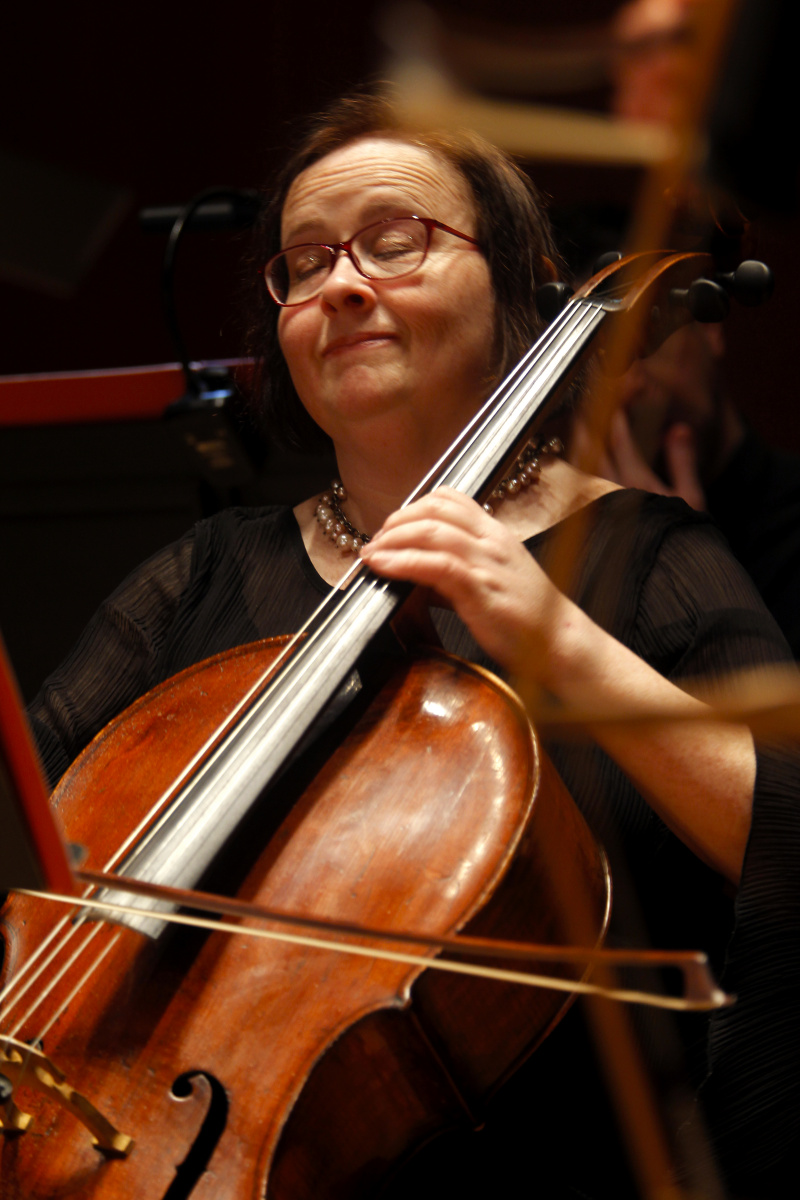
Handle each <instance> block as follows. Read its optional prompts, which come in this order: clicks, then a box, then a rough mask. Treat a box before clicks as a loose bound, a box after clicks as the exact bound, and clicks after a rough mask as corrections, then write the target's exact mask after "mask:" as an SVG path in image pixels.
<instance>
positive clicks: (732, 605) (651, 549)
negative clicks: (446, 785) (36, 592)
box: [31, 491, 800, 1196]
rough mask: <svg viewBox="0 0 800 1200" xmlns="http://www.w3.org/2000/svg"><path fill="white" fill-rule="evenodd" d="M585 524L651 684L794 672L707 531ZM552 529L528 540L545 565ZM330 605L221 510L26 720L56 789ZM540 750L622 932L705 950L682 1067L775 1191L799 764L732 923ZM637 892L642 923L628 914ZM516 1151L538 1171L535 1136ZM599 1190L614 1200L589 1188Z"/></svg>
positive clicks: (790, 1079) (590, 549)
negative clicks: (135, 712)
mask: <svg viewBox="0 0 800 1200" xmlns="http://www.w3.org/2000/svg"><path fill="white" fill-rule="evenodd" d="M583 520H587V521H588V526H587V535H588V536H587V538H586V540H585V543H584V549H583V552H582V556H581V559H580V563H579V566H578V570H577V572H576V578H575V580H574V584H573V587H572V588H571V595H572V596H573V597H574V598H575V599H576V601H577V602H578V603H579V604H580V605H581V606H582V607H583V608H584V609H585V610H586V611H587V612H588V613H589V615H590V616H591V617H592V618H593V619H594V620H595V621H597V622H598V623H599V624H600V625H601V626H603V627H604V628H606V629H607V630H609V631H610V632H611V633H612V634H613V635H614V636H615V637H617V638H618V639H619V640H620V641H621V642H623V643H624V644H625V645H627V646H629V647H630V648H631V649H633V650H634V651H635V652H636V653H637V654H638V655H640V656H641V657H642V658H643V659H644V660H645V661H646V662H648V663H649V664H651V665H652V666H653V667H654V668H655V669H656V670H658V671H660V672H661V673H662V674H663V675H665V676H667V677H668V678H670V679H672V680H675V681H682V680H691V679H692V678H693V677H703V678H704V679H708V678H713V677H717V676H720V675H723V674H725V673H726V672H727V671H729V670H737V669H740V668H742V667H747V666H757V665H762V664H770V663H776V662H785V661H787V660H790V657H791V656H790V653H789V651H788V648H787V647H786V645H785V643H784V641H783V639H782V638H781V636H780V634H779V631H778V630H777V629H776V628H775V625H774V623H773V622H772V620H771V619H770V617H769V615H768V614H767V613H766V612H765V611H764V609H763V606H762V604H761V602H760V600H759V597H758V595H757V593H756V590H755V588H754V587H753V585H752V583H751V581H750V580H749V579H748V577H747V576H746V575H745V573H744V572H743V571H741V570H740V569H739V567H738V565H737V564H736V563H735V561H734V560H733V559H732V558H731V556H730V554H729V552H728V550H727V548H726V546H725V544H724V541H723V539H722V538H721V537H720V535H719V534H718V532H717V531H716V530H715V528H714V527H713V525H712V524H711V523H710V521H709V520H708V519H707V518H706V517H704V516H703V515H701V514H697V513H694V512H693V511H692V510H690V509H688V508H687V507H686V506H685V505H684V504H683V503H682V502H681V501H676V500H668V499H664V498H663V497H658V496H651V495H649V494H646V493H640V492H631V491H627V492H624V491H617V492H612V493H610V494H608V495H606V496H604V497H602V498H601V499H600V500H598V501H595V502H594V503H593V504H592V505H589V506H588V508H587V509H585V510H583V511H582V512H581V513H577V514H574V515H573V516H572V517H570V518H568V522H575V521H583ZM562 524H563V523H562ZM559 528H560V527H559V526H556V527H555V528H554V529H553V530H548V531H546V532H544V533H542V534H539V535H537V536H535V537H533V538H531V539H530V540H529V541H528V542H527V543H526V544H527V547H528V549H529V550H530V552H531V553H532V554H533V555H534V556H535V557H536V558H537V559H538V560H539V561H540V562H542V564H543V566H544V567H545V569H546V567H547V557H548V553H549V550H550V548H551V547H552V545H553V540H554V538H555V537H556V536H557V533H558V530H559ZM327 590H328V589H327V586H326V585H325V584H324V582H323V581H322V580H321V578H320V577H319V576H318V574H317V572H316V571H315V569H314V567H313V566H312V564H311V562H310V560H309V559H308V556H307V555H306V552H305V549H304V546H303V543H302V538H301V536H300V532H299V529H298V527H297V524H296V522H295V520H294V517H293V515H292V513H291V512H290V511H289V510H286V509H282V508H270V509H263V510H252V511H246V510H227V511H225V512H222V513H220V514H218V515H217V516H215V517H213V518H211V519H209V520H207V521H204V522H201V523H200V524H198V525H197V526H196V527H195V529H194V530H193V531H191V532H190V533H189V534H187V535H186V536H185V537H184V538H183V539H181V540H180V541H179V542H177V543H175V544H174V545H173V546H170V547H168V548H167V549H165V550H163V551H161V552H160V553H159V554H157V555H155V556H154V557H153V558H152V559H150V560H149V562H147V563H146V564H144V565H143V566H142V567H141V568H139V569H138V570H137V571H135V572H134V573H133V574H132V575H131V576H129V578H128V579H127V580H126V581H125V582H124V583H123V584H122V586H121V587H120V588H119V589H118V590H117V591H116V592H115V593H114V595H113V596H111V597H110V598H109V600H108V601H107V602H106V603H105V604H104V605H103V606H102V607H101V609H100V610H99V611H98V613H97V614H96V615H95V617H94V618H93V620H92V622H91V623H90V625H89V626H88V628H87V630H86V631H85V633H84V635H83V637H82V638H81V640H80V641H79V643H78V645H77V646H76V648H75V650H74V651H73V653H72V655H71V656H70V658H69V659H68V660H67V661H66V662H65V663H64V665H63V666H62V667H61V668H60V669H59V670H58V671H57V672H55V673H54V674H53V675H52V676H51V677H50V679H49V680H48V681H47V683H46V684H45V686H44V688H43V689H42V691H41V692H40V694H39V696H38V697H37V699H36V700H35V701H34V703H33V705H32V706H31V717H32V721H33V726H34V729H35V731H36V734H37V737H38V740H39V745H40V748H41V752H42V755H43V759H44V762H45V764H46V769H47V771H48V773H49V776H50V778H51V780H53V781H54V780H55V779H57V778H58V776H59V775H60V774H61V772H62V771H63V770H64V769H65V768H66V766H67V765H68V764H69V762H70V761H71V760H72V759H73V758H74V757H75V756H76V755H77V753H78V752H79V751H80V750H81V749H82V747H83V746H84V745H85V744H86V743H87V742H88V741H89V739H90V738H91V737H92V736H93V735H94V734H95V733H96V732H97V731H98V730H99V729H100V728H101V727H102V726H103V725H105V724H106V723H107V722H108V720H110V719H111V718H112V717H113V716H115V715H116V714H117V713H119V712H120V711H121V709H122V708H123V707H125V705H127V704H128V703H130V702H131V701H132V700H134V699H135V698H136V697H138V696H139V695H141V694H142V693H144V692H145V691H147V690H148V689H150V688H152V687H153V686H154V685H155V684H157V683H158V682H160V681H161V680H163V679H165V678H168V677H169V676H171V675H173V674H175V673H176V672H177V671H179V670H181V669H182V668H184V667H186V666H188V665H190V664H192V663H194V662H197V661H198V660H200V659H202V658H206V657H208V656H209V655H211V654H214V653H216V652H218V651H221V650H225V649H228V648H230V647H232V646H235V645H239V644H242V643H244V642H248V641H254V640H256V639H258V638H261V637H267V636H271V635H276V634H282V633H288V632H292V631H293V630H295V629H296V628H297V627H298V626H299V625H300V624H301V623H302V621H303V620H304V619H305V618H306V617H307V616H308V615H309V614H310V613H311V612H312V611H313V610H314V608H315V607H316V606H317V604H318V603H319V600H320V598H321V596H322V595H323V594H324V593H325V592H327ZM434 617H435V623H436V625H437V627H438V630H439V633H440V636H441V638H442V641H443V643H444V645H445V647H446V648H447V649H449V650H452V651H454V652H455V653H459V654H462V655H464V656H465V657H468V658H471V659H473V660H476V661H478V662H482V663H484V664H486V662H487V659H486V655H484V654H483V653H482V651H480V649H479V648H478V647H477V646H476V645H475V643H474V641H473V639H472V637H471V635H470V634H469V632H468V631H467V630H466V629H465V628H464V626H463V625H462V624H461V622H460V621H459V620H458V618H457V617H456V616H455V614H453V613H451V612H445V611H437V612H436V613H435V614H434ZM489 665H490V664H489ZM548 749H549V751H550V753H551V756H552V757H553V759H554V761H555V763H556V766H557V767H558V769H559V771H560V772H561V774H562V777H563V778H564V780H565V782H566V784H567V787H568V788H569V790H570V791H571V793H572V795H573V797H574V798H575V800H576V802H577V803H578V805H579V807H580V808H581V810H582V811H583V813H584V815H585V816H586V818H587V820H588V822H589V824H590V826H591V827H592V828H593V829H594V831H595V833H596V834H597V835H598V836H599V838H600V840H601V841H602V842H603V843H604V844H605V846H606V848H607V850H608V852H609V855H610V858H611V864H612V874H613V875H614V876H615V885H616V892H617V908H618V911H619V924H618V926H617V936H619V937H623V938H625V939H630V940H633V941H635V942H636V943H637V944H641V938H642V929H641V928H640V924H639V922H640V917H639V915H638V910H639V909H640V910H641V914H642V919H643V922H644V924H645V925H646V927H647V936H649V938H650V941H651V943H652V944H653V945H655V946H662V947H667V946H669V947H678V948H686V947H692V948H698V947H699V948H702V949H707V950H708V951H709V952H710V954H711V956H712V961H713V962H714V963H715V965H716V966H717V968H718V970H723V968H724V970H723V983H724V985H725V986H726V987H727V989H728V990H730V991H733V992H736V993H737V994H738V996H739V1001H738V1003H737V1005H736V1006H735V1007H734V1008H731V1009H728V1010H724V1011H722V1012H720V1013H717V1014H715V1015H714V1016H713V1017H712V1018H711V1019H710V1021H706V1019H705V1018H703V1019H702V1021H700V1020H699V1019H698V1018H696V1017H695V1018H692V1019H691V1020H688V1021H686V1022H685V1023H684V1024H685V1025H686V1028H687V1030H688V1034H687V1037H688V1039H689V1040H690V1041H693V1042H694V1047H693V1050H691V1048H690V1050H691V1054H692V1055H693V1059H692V1063H691V1067H692V1070H693V1072H694V1076H695V1082H700V1080H701V1078H702V1075H703V1074H704V1072H705V1069H706V1062H705V1055H704V1053H703V1045H702V1043H704V1042H705V1039H706V1034H707V1035H708V1038H709V1042H708V1045H709V1062H710V1065H711V1068H712V1071H711V1077H710V1080H709V1081H708V1083H707V1085H706V1089H705V1090H706V1093H707V1095H708V1097H709V1104H710V1108H709V1111H710V1115H711V1119H712V1123H713V1126H714V1133H715V1136H716V1138H717V1140H718V1144H719V1147H720V1152H721V1154H722V1156H723V1160H724V1162H725V1164H726V1166H727V1169H728V1171H729V1173H730V1176H731V1178H732V1179H734V1180H735V1183H736V1187H735V1191H736V1194H741V1195H756V1196H762V1195H773V1194H778V1191H779V1189H778V1188H777V1186H776V1187H775V1188H772V1185H771V1184H770V1183H769V1180H770V1179H771V1177H772V1176H771V1172H774V1173H775V1178H776V1179H777V1178H778V1177H779V1176H778V1164H780V1165H782V1166H784V1167H785V1165H786V1163H788V1162H790V1161H793V1160H796V1151H797V1140H798V1131H799V1127H800V1118H799V1114H800V1037H798V1033H797V1013H798V1011H800V954H799V953H798V946H797V941H798V936H799V935H798V931H800V870H798V866H800V805H798V801H797V797H796V794H795V790H796V783H797V780H798V778H800V774H798V763H797V760H796V758H795V757H794V756H793V755H791V754H788V753H783V752H777V751H775V752H773V751H769V750H762V752H761V753H760V754H759V763H758V775H757V783H756V792H755V800H754V812H753V825H752V833H751V837H750V842H749V846H748V851H747V855H746V861H745V866H744V872H743V876H742V883H741V887H740V890H739V893H738V896H737V899H736V902H735V908H734V906H733V905H732V904H731V903H730V901H729V900H728V899H727V897H726V893H725V888H724V886H723V884H722V882H721V881H720V879H719V877H717V876H716V875H715V874H714V873H713V872H712V871H710V870H709V869H707V868H706V867H704V866H703V865H702V864H701V863H700V862H699V861H698V860H697V859H696V858H695V857H694V856H693V855H692V854H691V853H690V852H689V851H688V850H687V849H686V847H684V846H683V844H682V843H681V842H679V841H678V839H677V838H675V837H674V836H673V835H672V834H671V833H670V832H669V831H668V830H667V829H666V827H665V826H664V825H663V823H662V822H661V820H660V819H659V818H658V817H657V816H656V814H655V813H654V812H653V810H652V809H651V808H650V807H649V806H648V805H647V804H646V802H645V801H644V800H643V799H642V797H641V796H640V795H639V794H638V793H637V791H636V790H635V788H634V787H633V786H632V784H631V783H630V782H629V781H628V780H627V779H626V778H625V777H624V776H623V775H622V773H621V772H620V770H619V769H618V768H617V767H616V765H615V764H614V763H613V762H611V760H610V759H608V758H607V757H606V756H605V755H604V754H603V753H601V752H600V751H599V750H598V749H597V748H594V747H590V746H583V745H575V744H572V743H570V744H569V745H566V744H559V743H558V742H555V741H554V742H551V743H550V744H549V746H548ZM698 803H702V798H701V797H698ZM633 895H636V896H638V898H639V905H638V909H637V907H636V905H634V904H633V903H628V900H627V897H628V896H633ZM726 944H727V948H726ZM726 955H727V958H726ZM559 1036H560V1031H559V1032H557V1034H556V1035H555V1037H559ZM553 1040H554V1039H553ZM537 1058H538V1055H537V1056H534V1060H532V1067H531V1070H532V1071H533V1072H535V1071H536V1061H537ZM528 1146H529V1147H530V1148H531V1150H532V1153H535V1154H536V1155H537V1157H538V1155H539V1153H540V1151H539V1149H535V1147H536V1140H535V1136H534V1134H533V1133H531V1135H530V1137H529V1139H528ZM545 1194H548V1195H549V1194H551V1193H545ZM553 1194H554V1193H553ZM565 1194H578V1193H576V1192H569V1189H568V1191H567V1192H565ZM596 1194H597V1195H598V1196H601V1195H607V1194H612V1193H610V1192H609V1191H607V1190H604V1188H603V1186H600V1187H599V1189H598V1190H597V1193H596ZM613 1194H615V1195H620V1194H622V1193H620V1192H618V1191H617V1192H614V1193H613Z"/></svg>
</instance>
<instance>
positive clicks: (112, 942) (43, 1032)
mask: <svg viewBox="0 0 800 1200" xmlns="http://www.w3.org/2000/svg"><path fill="white" fill-rule="evenodd" d="M105 928H106V929H107V928H108V926H105ZM121 937H122V930H120V929H118V930H117V931H116V933H115V934H114V935H113V937H111V938H109V940H108V944H107V945H106V947H105V949H104V950H103V951H102V952H101V954H100V955H99V956H98V958H97V959H96V960H95V962H94V963H92V965H91V967H89V969H88V970H87V971H85V972H84V974H83V976H82V977H81V978H80V979H79V980H78V982H77V983H76V984H75V986H74V987H73V989H72V991H71V992H70V993H69V994H68V995H67V996H66V997H65V999H64V1002H63V1004H62V1005H61V1007H60V1008H57V1009H56V1011H55V1013H54V1014H53V1015H52V1016H51V1018H50V1020H49V1021H47V1022H46V1023H45V1024H44V1025H43V1026H42V1027H41V1029H40V1030H39V1033H38V1035H37V1038H36V1041H37V1042H42V1041H44V1039H45V1037H46V1036H47V1034H48V1033H49V1032H50V1030H51V1029H52V1028H53V1026H54V1025H55V1023H56V1021H58V1020H59V1018H60V1017H61V1016H62V1014H63V1013H64V1012H66V1010H67V1008H69V1005H70V1004H71V1003H72V1001H73V1000H75V999H76V997H77V996H78V993H79V992H81V991H82V990H83V988H84V987H86V985H87V984H88V982H89V980H90V979H91V978H92V976H93V975H94V973H95V971H96V970H97V968H98V967H99V966H100V964H101V963H102V961H103V959H104V958H105V957H106V956H107V955H108V954H109V953H110V952H111V951H112V950H113V949H114V947H115V946H116V944H117V942H118V941H119V940H120V938H121ZM27 1018H28V1014H27V1013H26V1014H25V1018H24V1020H27ZM20 1024H22V1022H20ZM18 1028H19V1027H18Z"/></svg>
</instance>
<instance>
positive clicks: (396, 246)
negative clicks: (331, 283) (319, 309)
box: [264, 217, 478, 308]
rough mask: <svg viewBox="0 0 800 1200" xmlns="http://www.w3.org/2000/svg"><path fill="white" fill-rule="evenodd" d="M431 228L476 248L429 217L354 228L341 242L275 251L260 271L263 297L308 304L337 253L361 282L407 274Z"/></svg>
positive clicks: (418, 262) (421, 255)
mask: <svg viewBox="0 0 800 1200" xmlns="http://www.w3.org/2000/svg"><path fill="white" fill-rule="evenodd" d="M434 229H441V230H442V232H443V233H449V234H452V236H453V237H457V238H461V239H462V240H463V241H465V242H470V243H471V244H472V245H473V246H477V245H478V243H477V241H476V240H475V238H473V237H470V236H469V235H468V234H466V233H459V231H458V230H457V229H451V228H450V226H449V225H443V224H442V222H441V221H434V220H432V219H431V217H388V218H386V219H385V220H383V221H375V223H374V224H372V225H367V226H365V227H364V229H359V231H358V233H354V234H353V236H352V237H351V238H350V240H349V241H347V242H335V243H334V244H332V245H326V244H325V243H323V242H304V243H302V244H301V245H299V246H290V247H289V249H288V250H281V251H280V252H279V253H278V254H276V255H274V256H273V257H272V258H271V259H270V260H269V262H268V263H267V265H266V266H265V267H264V279H265V281H266V284H267V287H268V288H269V294H270V295H271V296H272V299H273V300H274V301H275V302H276V303H277V304H280V305H281V306H282V307H283V308H289V307H291V306H292V305H293V304H305V302H306V300H313V298H314V297H315V296H318V295H319V293H320V292H321V291H322V289H323V288H324V286H325V281H326V280H327V278H328V276H329V275H330V273H331V271H332V270H333V268H334V266H335V265H336V260H337V258H338V257H339V255H340V254H341V253H342V252H344V253H345V254H348V255H349V256H350V261H351V263H352V264H353V266H354V267H355V269H356V270H357V271H358V273H359V274H360V275H363V276H364V278H365V279H399V278H401V277H402V276H403V275H411V274H412V272H413V271H418V270H419V268H420V267H421V266H422V264H423V263H424V262H425V258H426V256H427V253H428V249H429V248H430V244H431V235H432V233H433V231H434Z"/></svg>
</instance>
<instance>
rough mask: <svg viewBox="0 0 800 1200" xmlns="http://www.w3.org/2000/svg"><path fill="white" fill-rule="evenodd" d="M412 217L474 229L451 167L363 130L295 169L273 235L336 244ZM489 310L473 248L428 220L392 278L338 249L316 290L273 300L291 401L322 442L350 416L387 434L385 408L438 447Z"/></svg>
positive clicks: (469, 390) (480, 345)
mask: <svg viewBox="0 0 800 1200" xmlns="http://www.w3.org/2000/svg"><path fill="white" fill-rule="evenodd" d="M412 215H414V216H420V217H433V218H434V219H435V220H438V221H442V222H443V223H444V224H446V225H449V226H451V227H452V228H453V229H457V230H459V231H460V232H462V233H465V234H469V235H470V236H473V237H474V236H475V213H474V207H473V203H472V198H471V196H470V194H469V189H468V187H467V185H466V183H465V181H464V180H463V179H462V177H461V176H460V174H459V173H458V172H457V171H456V170H455V168H454V167H452V166H451V165H450V164H449V163H448V162H446V161H445V160H443V159H440V158H438V157H436V156H435V155H434V154H432V153H431V152H429V151H428V150H426V149H424V148H422V147H420V146H413V145H409V144H407V143H405V142H401V141H396V140H394V139H391V138H380V137H374V138H365V139H363V140H361V141H357V142H354V143H352V144H350V145H348V146H345V147H343V148H342V149H340V150H337V151H334V152H333V153H331V154H329V155H328V156H327V157H326V158H323V159H321V160H320V161H319V162H317V163H315V164H314V165H313V166H311V167H309V168H307V169H306V170H305V171H303V172H302V173H301V174H300V175H298V177H297V178H296V179H295V180H294V182H293V184H292V186H291V188H290V190H289V193H288V196H287V199H286V204H285V205H284V210H283V220H282V229H281V235H282V237H281V242H282V245H283V246H284V247H286V246H291V245H293V244H298V243H300V242H309V241H312V242H313V241H319V242H325V243H331V242H333V243H336V242H344V241H346V240H348V239H349V238H351V237H352V236H353V234H354V233H356V232H357V231H359V230H360V229H362V228H363V227H364V226H366V225H368V224H369V223H370V222H372V221H379V220H381V219H382V218H384V217H404V216H412ZM494 310H495V305H494V296H493V291H492V285H491V278H490V274H489V268H488V265H487V263H486V260H485V258H484V257H483V255H482V254H481V252H480V250H479V249H478V247H477V246H475V245H472V244H471V243H469V242H465V241H463V240H462V239H460V238H456V237H453V236H452V235H450V234H446V233H443V232H441V231H440V230H434V232H433V235H432V239H431V244H430V249H429V252H428V255H427V258H426V259H425V261H424V263H423V265H422V266H421V267H420V268H419V269H418V270H417V271H415V272H414V273H413V274H412V275H407V276H404V277H402V278H399V279H366V278H364V276H363V275H360V274H359V273H358V271H356V269H355V267H354V266H353V264H352V261H351V260H350V258H349V256H348V255H347V254H345V253H341V254H340V255H339V257H338V259H337V261H336V264H335V266H334V269H333V271H332V272H331V273H330V275H329V276H328V278H327V280H326V282H325V285H324V287H323V290H322V292H321V293H320V295H318V296H316V297H315V298H314V299H312V300H309V301H307V302H306V303H304V304H301V305H298V306H296V307H292V308H284V309H282V310H281V313H280V320H279V335H280V341H281V347H282V350H283V353H284V356H285V358H286V361H287V363H288V366H289V370H290V371H291V374H292V379H293V381H294V385H295V388H296V389H297V392H298V395H299V396H300V399H301V400H302V402H303V404H304V405H305V407H306V408H307V410H308V411H309V413H310V414H311V415H312V416H313V417H314V419H315V420H316V421H317V423H318V424H319V425H320V426H322V428H323V429H325V430H326V431H327V432H328V433H329V434H330V435H331V437H332V438H333V439H334V442H336V441H337V440H339V439H346V438H347V437H348V436H352V434H353V432H354V430H355V428H356V427H357V425H358V424H359V423H361V422H368V423H369V422H372V423H373V429H374V428H375V425H374V422H376V421H383V422H384V426H383V427H384V428H385V430H386V433H387V437H388V436H390V435H391V430H392V429H393V428H394V427H395V426H394V419H395V418H397V419H399V420H400V425H398V426H397V428H400V426H401V425H402V422H403V421H408V420H410V421H411V422H412V423H414V424H416V425H418V426H419V428H420V429H423V430H424V432H425V437H426V440H427V442H428V444H429V445H430V446H431V449H432V450H438V449H440V448H443V446H444V445H446V444H447V443H448V442H449V440H450V439H451V438H452V437H454V436H455V434H456V433H457V432H458V431H459V430H460V429H461V427H462V426H463V425H464V423H465V422H466V420H467V419H468V417H469V416H471V414H472V413H473V412H474V411H475V410H476V408H477V407H478V406H479V404H480V403H481V401H482V400H483V399H484V398H485V396H486V395H487V394H488V392H489V390H490V386H491V373H492V365H493V362H492V359H493V341H494ZM387 418H388V420H387Z"/></svg>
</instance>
